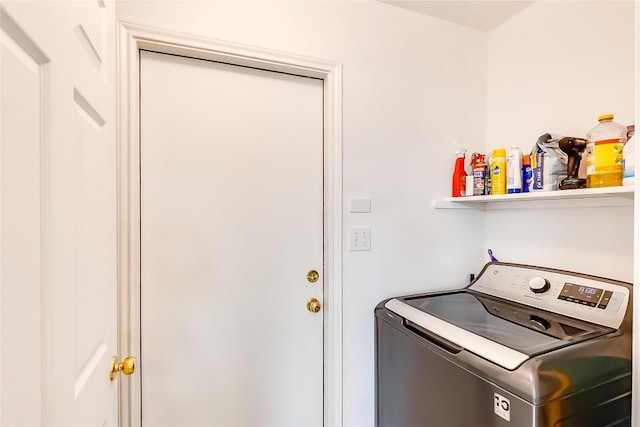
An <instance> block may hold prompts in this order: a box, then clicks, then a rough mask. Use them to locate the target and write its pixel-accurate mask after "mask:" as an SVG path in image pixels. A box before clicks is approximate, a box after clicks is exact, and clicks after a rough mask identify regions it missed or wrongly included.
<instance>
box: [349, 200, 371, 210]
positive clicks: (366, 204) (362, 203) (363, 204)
mask: <svg viewBox="0 0 640 427" xmlns="http://www.w3.org/2000/svg"><path fill="white" fill-rule="evenodd" d="M349 212H351V213H371V199H370V198H369V197H352V198H351V203H350V206H349Z"/></svg>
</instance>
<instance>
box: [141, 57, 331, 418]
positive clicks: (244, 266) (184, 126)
mask: <svg viewBox="0 0 640 427" xmlns="http://www.w3.org/2000/svg"><path fill="white" fill-rule="evenodd" d="M140 117H141V118H140V129H141V130H140V132H141V142H140V145H141V148H140V159H141V160H140V163H141V166H140V186H141V188H140V199H141V205H140V209H141V267H140V268H141V297H140V299H141V341H142V342H141V365H140V367H141V374H142V392H141V393H142V423H143V424H144V425H153V426H175V425H180V426H188V425H219V426H240V425H244V426H249V425H252V426H258V425H259V426H287V425H291V426H293V425H295V426H302V425H304V426H313V425H321V424H322V416H323V411H322V398H323V311H324V308H322V310H321V311H320V312H319V313H315V314H314V313H311V312H309V311H308V310H307V307H306V303H307V300H309V299H310V298H317V299H318V300H319V301H320V302H322V300H323V274H322V268H323V259H322V257H323V82H322V80H318V79H311V78H305V77H299V76H293V75H289V74H283V73H275V72H269V71H264V70H258V69H253V68H247V67H239V66H234V65H228V64H222V63H216V62H211V61H204V60H197V59H192V58H185V57H179V56H170V55H166V54H159V53H152V52H144V51H143V52H141V58H140ZM309 270H317V271H318V272H319V273H320V278H319V280H318V281H317V282H315V283H311V282H309V281H308V280H307V272H308V271H309Z"/></svg>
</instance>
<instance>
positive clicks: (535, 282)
mask: <svg viewBox="0 0 640 427" xmlns="http://www.w3.org/2000/svg"><path fill="white" fill-rule="evenodd" d="M550 288H551V283H549V281H548V280H547V279H545V278H544V277H539V276H538V277H534V278H533V279H531V280H529V289H531V291H532V292H534V293H536V294H541V293H543V292H547V291H548V290H549V289H550Z"/></svg>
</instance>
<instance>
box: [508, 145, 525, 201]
mask: <svg viewBox="0 0 640 427" xmlns="http://www.w3.org/2000/svg"><path fill="white" fill-rule="evenodd" d="M507 193H509V194H512V193H522V151H520V148H518V147H511V149H510V150H509V156H508V157H507Z"/></svg>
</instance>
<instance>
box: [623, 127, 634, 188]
mask: <svg viewBox="0 0 640 427" xmlns="http://www.w3.org/2000/svg"><path fill="white" fill-rule="evenodd" d="M632 136H633V126H627V138H628V140H627V143H626V144H624V150H622V154H623V155H624V172H623V173H622V185H633V184H634V183H635V176H636V138H632Z"/></svg>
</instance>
